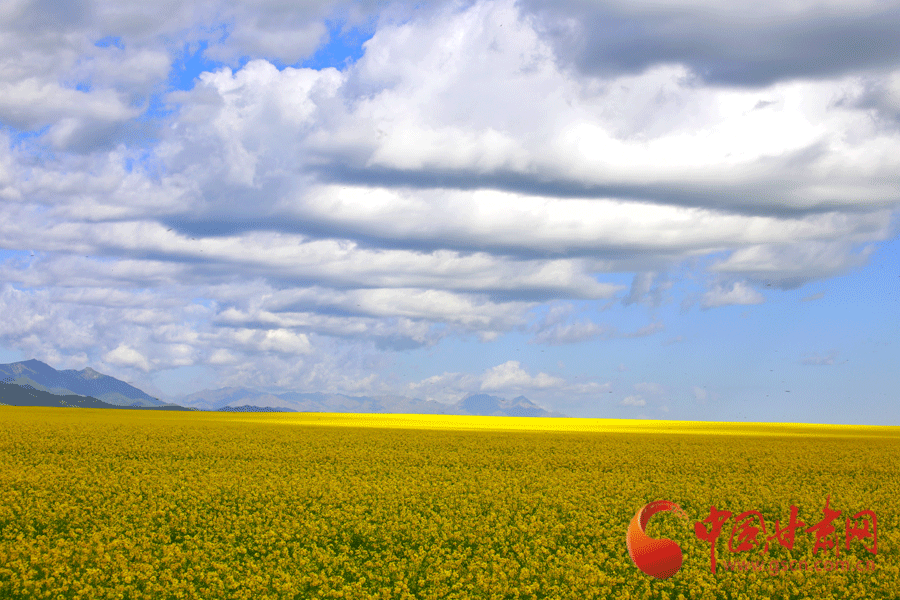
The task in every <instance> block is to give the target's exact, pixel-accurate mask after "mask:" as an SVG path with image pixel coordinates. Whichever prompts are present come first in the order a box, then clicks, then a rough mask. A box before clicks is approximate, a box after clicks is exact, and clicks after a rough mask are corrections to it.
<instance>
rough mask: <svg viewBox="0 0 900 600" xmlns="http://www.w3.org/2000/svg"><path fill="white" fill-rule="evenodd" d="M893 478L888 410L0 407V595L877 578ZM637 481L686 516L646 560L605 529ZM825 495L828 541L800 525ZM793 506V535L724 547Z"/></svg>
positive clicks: (671, 586)
mask: <svg viewBox="0 0 900 600" xmlns="http://www.w3.org/2000/svg"><path fill="white" fill-rule="evenodd" d="M710 434H715V435H710ZM898 498H900V428H892V427H877V428H874V427H873V428H869V427H843V426H808V425H797V424H775V425H770V424H722V423H685V422H663V421H608V420H586V419H530V418H529V419H515V418H495V417H456V416H422V415H377V416H376V415H342V414H337V415H335V414H278V413H274V414H273V413H260V414H234V413H184V412H180V413H173V412H158V411H126V410H94V409H55V408H15V407H5V406H0V598H2V599H4V600H5V599H32V598H47V599H56V598H65V599H69V598H86V599H95V598H96V599H106V598H109V599H113V598H121V599H137V598H146V599H154V600H156V599H167V598H200V599H218V598H222V599H231V598H235V599H267V598H268V599H276V598H277V599H280V598H291V599H306V598H354V599H375V598H384V599H394V598H398V599H400V598H417V599H418V598H422V599H434V600H443V599H463V598H479V599H480V598H485V599H495V598H496V599H507V598H510V599H511V598H531V599H539V598H547V599H551V598H553V599H555V598H560V599H573V600H574V599H578V600H582V599H591V598H660V599H667V600H688V599H709V600H713V599H719V598H728V599H752V598H810V599H812V598H815V599H820V598H824V599H829V598H834V599H837V598H897V597H900V572H898V565H900V510H898V501H897V499H898ZM657 499H666V500H671V501H674V502H677V503H678V504H680V505H681V507H682V508H683V509H684V511H685V512H686V513H687V515H688V517H689V518H688V519H687V520H684V519H680V518H678V517H677V516H675V515H673V514H671V513H659V514H657V515H656V516H654V517H653V518H652V520H651V521H650V523H649V525H648V528H647V533H648V534H649V535H651V536H653V537H657V538H661V537H668V538H670V539H672V540H674V541H676V542H677V543H678V545H679V546H680V547H681V550H682V553H683V556H684V564H683V566H682V568H681V570H680V571H678V572H677V573H676V574H675V575H673V576H672V577H670V578H668V579H664V580H657V579H654V578H652V577H649V576H647V575H645V574H643V573H642V572H641V571H639V570H638V569H637V568H636V567H635V565H634V564H633V563H632V562H631V560H630V558H629V556H628V551H627V549H626V544H625V531H626V529H627V527H628V524H629V522H630V521H631V518H632V517H633V516H634V514H635V512H636V511H637V510H638V509H640V508H641V507H642V506H643V505H644V504H646V503H648V502H650V501H652V500H657ZM826 501H827V502H828V508H829V509H830V510H834V511H841V512H840V515H839V516H837V517H835V519H833V520H832V521H831V524H832V525H833V526H834V530H833V531H832V533H831V534H830V537H829V538H828V539H830V540H831V541H832V542H833V544H832V545H833V547H836V548H839V555H838V556H837V557H836V556H835V549H834V548H831V549H828V550H818V551H817V552H816V551H814V545H815V542H816V541H817V538H816V536H815V534H814V533H809V532H805V530H806V529H807V528H810V527H812V526H814V525H815V524H817V523H819V522H820V521H822V520H823V519H824V515H825V513H824V509H825V507H826ZM712 506H716V507H717V508H718V509H720V510H727V511H729V512H731V513H733V517H732V518H731V519H730V520H728V521H727V522H726V523H725V525H724V526H723V528H722V535H721V537H720V538H719V539H718V541H717V542H716V545H715V550H716V556H717V559H718V568H717V572H716V573H715V574H713V573H711V569H710V566H711V561H710V559H711V547H710V544H709V543H708V542H705V541H702V540H700V539H698V538H697V536H696V535H695V531H694V527H695V523H696V522H700V521H702V520H703V519H705V518H706V517H707V516H708V515H709V514H710V509H711V507H712ZM791 506H796V507H797V509H798V517H799V519H801V520H802V521H803V522H804V523H805V526H804V527H803V528H801V529H798V530H797V533H796V540H795V544H794V547H793V549H791V550H789V549H787V548H785V547H782V546H781V545H780V544H778V543H777V542H776V541H771V542H770V543H769V548H768V551H765V550H764V549H763V548H762V547H761V544H760V547H758V548H755V549H751V550H745V551H738V552H732V551H731V550H729V548H728V544H729V535H730V533H731V532H732V531H733V529H732V524H733V523H734V522H735V520H736V517H737V516H738V515H739V514H740V513H742V512H744V511H758V513H759V514H760V515H761V517H762V518H763V519H764V527H765V528H766V531H767V533H768V534H770V535H771V534H772V533H773V532H774V531H775V525H776V523H775V522H776V520H777V521H779V522H780V523H781V524H782V526H784V525H786V524H787V522H788V520H789V518H790V512H791ZM863 511H871V513H872V514H875V515H877V552H876V553H873V552H871V551H870V550H869V549H868V548H867V547H871V546H872V542H873V540H871V539H863V538H860V539H855V538H854V539H848V538H847V536H846V524H845V519H846V518H847V517H851V516H853V515H854V514H856V513H860V512H863ZM734 545H735V546H737V545H738V542H737V541H735V544H734ZM832 559H835V560H832ZM773 561H778V563H779V564H781V565H791V564H793V565H795V566H797V565H799V564H800V563H803V564H804V565H807V564H808V565H809V568H808V569H799V568H796V569H792V568H790V567H787V566H785V567H782V568H780V569H775V568H773V569H763V570H758V565H765V564H769V565H771V564H773ZM838 561H845V565H846V564H849V565H851V568H850V569H845V568H839V567H838V564H839V562H838ZM739 564H743V565H744V566H743V567H738V566H737V565H739ZM750 564H756V565H757V567H747V566H746V565H750ZM813 565H817V568H815V569H814V568H813ZM829 566H830V567H831V568H828V567H829ZM819 567H821V568H819Z"/></svg>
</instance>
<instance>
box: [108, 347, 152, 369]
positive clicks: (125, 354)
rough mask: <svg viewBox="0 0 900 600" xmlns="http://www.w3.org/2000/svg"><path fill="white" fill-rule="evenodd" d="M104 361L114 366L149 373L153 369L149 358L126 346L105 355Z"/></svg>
mask: <svg viewBox="0 0 900 600" xmlns="http://www.w3.org/2000/svg"><path fill="white" fill-rule="evenodd" d="M103 360H105V361H106V362H108V363H110V364H114V365H119V366H124V367H136V368H138V369H141V370H142V371H149V370H150V369H151V368H152V365H151V363H150V361H149V360H147V357H145V356H144V355H143V354H141V353H140V352H138V351H137V350H135V349H134V348H132V347H130V346H127V345H125V344H121V345H119V346H118V347H116V349H115V350H110V351H109V352H107V353H106V354H104V355H103Z"/></svg>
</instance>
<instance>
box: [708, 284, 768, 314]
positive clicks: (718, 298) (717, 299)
mask: <svg viewBox="0 0 900 600" xmlns="http://www.w3.org/2000/svg"><path fill="white" fill-rule="evenodd" d="M765 301H766V299H765V297H764V296H763V295H762V294H760V293H759V292H757V291H756V290H754V289H753V288H751V287H749V286H748V285H747V284H746V283H743V282H740V281H736V282H734V283H733V284H731V286H730V287H729V286H723V285H717V286H716V287H714V288H713V289H711V290H710V291H708V292H706V294H704V295H703V301H702V304H701V305H702V306H703V308H714V307H716V306H729V305H732V304H762V303H763V302H765Z"/></svg>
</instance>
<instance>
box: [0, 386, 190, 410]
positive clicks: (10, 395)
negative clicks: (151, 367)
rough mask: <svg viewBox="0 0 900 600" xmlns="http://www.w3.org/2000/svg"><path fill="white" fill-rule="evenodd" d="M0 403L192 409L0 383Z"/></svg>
mask: <svg viewBox="0 0 900 600" xmlns="http://www.w3.org/2000/svg"><path fill="white" fill-rule="evenodd" d="M0 404H3V405H6V406H50V407H56V408H123V409H135V410H193V409H190V408H185V407H183V406H177V405H175V404H166V405H163V406H139V405H133V406H119V405H116V404H109V403H107V402H104V401H103V400H98V399H97V398H92V397H91V396H78V395H75V394H65V395H63V394H51V393H50V392H42V391H41V390H36V389H34V388H33V387H31V386H23V385H16V384H14V383H0Z"/></svg>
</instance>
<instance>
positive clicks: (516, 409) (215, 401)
mask: <svg viewBox="0 0 900 600" xmlns="http://www.w3.org/2000/svg"><path fill="white" fill-rule="evenodd" d="M178 402H179V403H181V404H184V405H186V406H191V407H194V408H199V409H201V410H243V411H246V410H249V408H250V407H257V408H259V409H265V410H267V411H278V410H280V411H290V412H331V413H394V414H419V415H422V414H425V415H440V414H444V415H485V416H505V417H564V416H565V415H562V414H559V413H554V412H549V411H546V410H544V409H543V408H541V407H540V406H538V405H537V404H534V403H533V402H531V401H530V400H529V399H528V398H526V397H525V396H519V397H517V398H513V399H512V400H507V399H505V398H501V397H499V396H490V395H488V394H472V395H469V396H467V397H466V398H464V399H462V400H460V401H459V402H457V403H455V404H443V403H441V402H434V401H431V400H420V399H418V398H408V397H406V396H346V395H344V394H323V393H299V392H285V393H277V394H270V393H266V392H260V391H257V390H252V389H247V388H240V387H227V388H221V389H218V390H203V391H202V392H197V393H195V394H191V395H189V396H185V397H184V398H181V399H179V400H178Z"/></svg>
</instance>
